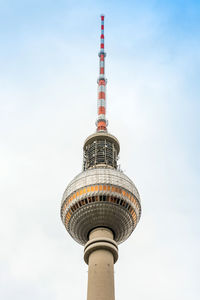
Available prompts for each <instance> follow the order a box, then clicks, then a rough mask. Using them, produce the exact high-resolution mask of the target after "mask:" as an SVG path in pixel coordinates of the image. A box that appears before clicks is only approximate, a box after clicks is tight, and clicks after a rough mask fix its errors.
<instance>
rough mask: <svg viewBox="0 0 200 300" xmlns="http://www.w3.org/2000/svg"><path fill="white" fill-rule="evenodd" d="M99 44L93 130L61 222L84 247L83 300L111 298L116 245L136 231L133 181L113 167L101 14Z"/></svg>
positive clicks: (114, 148) (114, 152) (136, 203)
mask: <svg viewBox="0 0 200 300" xmlns="http://www.w3.org/2000/svg"><path fill="white" fill-rule="evenodd" d="M100 40H101V42H100V52H99V60H100V62H99V78H98V100H97V108H98V110H97V113H98V117H97V121H96V126H97V129H96V132H95V133H93V134H92V135H90V136H89V137H88V138H87V139H86V141H85V143H84V145H83V171H82V172H81V173H80V174H78V175H77V176H76V177H75V178H74V179H73V180H72V181H71V182H70V183H69V185H68V186H67V188H66V190H65V192H64V195H63V199H62V205H61V218H62V221H63V224H64V225H65V227H66V229H67V231H68V232H69V234H70V235H71V237H72V238H73V239H74V240H75V241H76V242H78V243H79V244H81V245H84V260H85V262H86V263H87V264H88V293H87V300H114V298H115V296H114V264H115V263H116V261H117V259H118V245H119V244H120V243H122V242H124V241H125V240H126V239H127V238H128V237H129V236H130V234H131V233H132V232H133V230H134V229H135V227H136V225H137V223H138V221H139V219H140V215H141V205H140V196H139V193H138V190H137V188H136V187H135V185H134V183H133V182H132V181H131V179H129V178H128V177H127V176H126V175H125V174H124V173H123V172H122V171H120V170H119V168H118V164H117V161H118V155H119V151H120V145H119V141H118V140H117V138H116V137H114V136H113V135H111V134H110V133H108V131H107V120H106V84H107V80H106V78H105V57H106V53H105V52H104V16H103V15H102V16H101V37H100Z"/></svg>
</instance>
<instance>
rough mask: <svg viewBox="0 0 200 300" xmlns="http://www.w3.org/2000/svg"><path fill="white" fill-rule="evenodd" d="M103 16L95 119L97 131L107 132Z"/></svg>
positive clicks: (102, 16)
mask: <svg viewBox="0 0 200 300" xmlns="http://www.w3.org/2000/svg"><path fill="white" fill-rule="evenodd" d="M104 18H105V16H104V15H101V36H100V52H99V78H98V80H97V83H98V100H97V101H98V102H97V109H98V112H97V113H98V118H97V122H96V125H97V131H107V120H106V83H107V80H106V78H105V57H106V53H105V51H104Z"/></svg>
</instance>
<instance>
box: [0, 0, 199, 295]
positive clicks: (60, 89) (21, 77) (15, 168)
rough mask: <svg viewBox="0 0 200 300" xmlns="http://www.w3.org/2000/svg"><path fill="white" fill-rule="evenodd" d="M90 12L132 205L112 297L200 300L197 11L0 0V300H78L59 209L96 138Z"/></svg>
mask: <svg viewBox="0 0 200 300" xmlns="http://www.w3.org/2000/svg"><path fill="white" fill-rule="evenodd" d="M101 13H103V14H105V16H106V17H105V47H106V52H107V56H106V76H107V78H108V84H107V118H108V120H109V127H108V130H109V132H110V133H112V134H114V135H115V136H116V137H117V138H118V139H119V141H120V145H121V152H120V167H121V169H122V170H123V171H124V173H125V174H126V175H128V176H129V177H130V178H131V179H132V180H133V181H134V183H135V184H136V186H137V188H138V190H139V192H140V196H141V203H142V216H141V220H140V222H139V224H138V225H137V227H136V229H135V231H134V232H133V234H132V235H131V237H130V238H129V239H128V240H127V241H126V242H124V243H123V244H121V245H120V246H119V260H118V262H117V263H116V265H115V290H116V300H120V299H138V300H146V299H154V300H169V299H170V300H179V299H181V300H188V299H192V300H197V299H199V297H200V285H199V276H200V274H199V273H200V272H199V269H200V261H199V253H200V239H199V236H200V219H199V211H200V204H199V194H200V188H199V179H200V172H199V171H200V170H199V169H200V159H199V156H200V155H199V154H200V136H199V132H200V130H199V127H200V118H199V115H200V99H199V94H200V83H199V82H200V80H199V77H200V35H199V32H200V2H199V1H195V0H191V1H181V0H179V1H178V0H174V1H171V0H169V1H161V0H159V1H156V0H154V1H153V0H148V1H145V0H144V1H134V0H133V1H117V0H116V1H112V0H111V1H109V0H107V1H95V0H93V1H89V0H86V1H80V0H77V1H67V0H65V1H62V0H57V1H52V0H49V1H46V0H44V1H41V0H40V1H38V0H34V1H32V0H30V1H22V0H18V1H15V0H13V1H11V0H10V1H9V0H0V135H1V139H0V144H1V145H0V166H1V168H0V181H1V189H0V199H1V200H0V201H1V210H0V241H1V246H0V297H1V299H4V300H11V299H16V300H24V299H29V300H32V299H34V300H35V299H37V300H40V299H42V300H44V299H48V300H64V299H73V300H81V299H86V293H87V265H86V264H85V263H84V260H83V247H82V246H80V245H79V244H77V243H76V242H75V241H73V240H72V238H71V237H70V236H69V234H68V233H67V232H66V230H65V228H64V226H63V224H62V222H61V219H60V203H61V198H62V194H63V192H64V190H65V188H66V186H67V184H68V183H69V182H70V181H71V180H72V179H73V177H74V176H76V175H77V174H78V173H80V172H81V171H82V146H83V143H84V140H85V139H86V137H87V136H88V135H90V134H91V133H93V132H95V120H96V117H97V100H96V99H97V82H96V80H97V77H98V64H99V61H98V55H97V54H98V51H99V42H100V38H99V35H100V17H99V16H100V14H101Z"/></svg>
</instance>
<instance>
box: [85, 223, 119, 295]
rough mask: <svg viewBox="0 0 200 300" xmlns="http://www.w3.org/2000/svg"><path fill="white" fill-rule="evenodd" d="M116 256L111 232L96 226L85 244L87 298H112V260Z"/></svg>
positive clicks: (115, 247) (114, 259)
mask: <svg viewBox="0 0 200 300" xmlns="http://www.w3.org/2000/svg"><path fill="white" fill-rule="evenodd" d="M117 257H118V249H117V244H116V243H115V242H114V239H113V233H112V231H111V230H110V229H107V228H96V229H94V230H93V231H92V232H91V233H90V236H89V242H88V243H87V244H86V246H85V255H84V258H85V261H86V262H87V263H88V265H89V266H88V292H87V300H94V299H95V300H114V299H115V292H114V262H115V261H116V260H117Z"/></svg>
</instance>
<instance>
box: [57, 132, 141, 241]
mask: <svg viewBox="0 0 200 300" xmlns="http://www.w3.org/2000/svg"><path fill="white" fill-rule="evenodd" d="M83 150H84V170H83V172H81V173H80V174H79V175H77V176H76V177H75V178H74V179H73V180H72V181H71V182H70V183H69V185H68V186H67V188H66V190H65V192H64V195H63V199H62V206H61V218H62V221H63V223H64V225H65V227H66V229H67V231H68V232H69V234H70V235H71V236H72V237H73V238H74V239H75V240H76V241H77V242H78V243H80V244H83V245H84V244H86V243H87V241H88V236H89V233H90V232H91V230H93V229H94V228H97V227H106V228H109V229H110V230H112V232H113V235H114V239H115V241H116V242H117V243H118V244H119V243H121V242H123V241H125V240H126V239H127V238H128V237H129V235H130V234H131V233H132V231H133V230H134V228H135V227H136V225H137V223H138V221H139V219H140V214H141V206H140V196H139V193H138V190H137V188H136V187H135V185H134V183H133V182H132V181H131V179H129V178H128V176H126V175H125V174H124V173H123V172H122V171H120V170H118V169H117V156H118V153H119V142H118V140H117V139H116V138H115V137H114V136H113V135H111V134H109V133H107V132H97V133H95V134H93V135H91V136H89V137H88V138H87V139H86V141H85V143H84V146H83Z"/></svg>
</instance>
